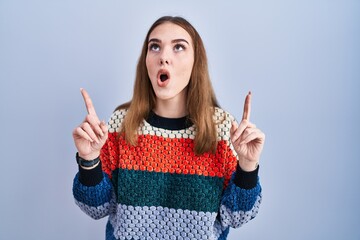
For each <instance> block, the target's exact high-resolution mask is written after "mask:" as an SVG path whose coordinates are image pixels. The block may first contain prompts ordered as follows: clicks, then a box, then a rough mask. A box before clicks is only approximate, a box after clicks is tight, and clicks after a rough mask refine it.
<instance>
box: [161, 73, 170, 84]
mask: <svg viewBox="0 0 360 240" xmlns="http://www.w3.org/2000/svg"><path fill="white" fill-rule="evenodd" d="M168 79H169V76H168V75H167V74H166V73H162V74H160V81H161V82H165V81H166V80H168Z"/></svg>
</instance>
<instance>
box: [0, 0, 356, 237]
mask: <svg viewBox="0 0 360 240" xmlns="http://www.w3.org/2000/svg"><path fill="white" fill-rule="evenodd" d="M162 15H180V16H183V17H185V18H187V19H188V20H189V21H190V22H191V23H192V24H193V25H194V26H195V27H196V28H197V30H198V31H199V33H200V35H201V36H202V38H203V41H204V43H205V46H206V49H207V53H208V58H209V67H210V74H211V77H212V82H213V85H214V88H215V91H216V94H217V97H218V99H219V101H220V104H221V106H222V107H223V108H225V109H226V110H228V111H230V112H231V113H232V114H233V115H235V116H236V117H237V118H238V119H239V118H241V114H242V108H243V100H244V97H245V95H246V93H247V91H248V90H251V91H252V92H253V105H252V116H251V118H252V121H253V122H254V123H256V125H257V126H258V127H259V128H261V129H262V130H263V131H264V132H265V133H266V136H267V140H266V145H265V148H264V152H263V155H262V159H261V168H260V177H261V182H262V186H263V195H264V198H263V204H262V206H261V208H260V212H259V214H258V216H257V218H255V219H254V220H253V221H251V222H250V223H248V224H246V225H244V226H243V227H242V228H240V229H236V230H234V229H232V230H231V231H230V236H229V239H233V240H235V239H292V240H297V239H299V240H300V239H301V240H303V239H354V240H355V239H357V240H358V239H360V207H359V203H360V192H359V191H360V187H359V183H360V174H359V168H360V150H359V149H360V148H359V140H358V138H359V134H360V127H359V122H360V108H359V103H360V101H359V100H360V97H359V90H360V83H359V82H360V70H359V67H360V44H359V43H360V1H355V0H354V1H351V0H338V1H336V0H333V1H332V0H315V1H314V0H303V1H289V0H278V1H276V0H267V1H260V0H259V1H256V0H255V1H185V0H183V1H176V2H170V1H156V0H155V1H131V3H130V1H129V2H123V1H120V0H109V1H95V0H86V1H85V0H81V1H79V0H77V1H74V0H71V1H70V0H63V1H50V0H32V1H25V0H24V1H21V0H0V84H1V85H0V112H1V118H0V119H1V120H0V121H1V132H2V134H1V139H0V141H1V143H0V147H1V174H0V189H1V197H0V239H55V240H56V239H103V238H104V236H105V223H106V219H102V220H99V221H95V220H92V219H90V218H89V217H88V216H86V215H85V214H84V213H82V212H81V211H80V209H79V208H78V207H77V206H76V205H75V203H74V200H73V196H72V192H71V188H72V180H73V177H74V175H75V174H76V172H77V165H76V163H75V158H74V156H75V152H76V149H75V147H74V144H73V140H72V135H71V132H72V130H73V129H74V128H75V127H76V126H77V125H78V124H80V122H81V121H82V120H83V118H84V116H85V114H86V110H85V106H84V104H83V101H82V98H81V95H80V92H79V88H80V87H84V88H86V89H87V90H88V91H89V93H90V95H91V97H92V99H93V102H94V104H95V107H96V109H97V113H98V115H99V116H100V118H102V119H104V120H107V119H108V118H109V117H110V114H111V112H112V111H113V109H114V108H115V107H116V106H117V105H118V104H120V103H122V102H124V101H127V100H129V99H130V98H131V95H132V87H133V82H134V74H135V67H136V62H137V59H138V57H139V54H140V49H141V46H142V42H143V40H144V38H145V34H146V32H147V30H148V28H149V27H150V25H151V24H152V23H153V22H154V21H155V20H156V19H157V18H158V17H160V16H162Z"/></svg>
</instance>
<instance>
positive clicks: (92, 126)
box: [72, 89, 108, 160]
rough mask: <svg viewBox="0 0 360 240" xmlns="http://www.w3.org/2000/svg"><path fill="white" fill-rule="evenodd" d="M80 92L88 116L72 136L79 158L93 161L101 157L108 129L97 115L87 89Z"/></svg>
mask: <svg viewBox="0 0 360 240" xmlns="http://www.w3.org/2000/svg"><path fill="white" fill-rule="evenodd" d="M80 91H81V94H82V96H83V98H84V102H85V106H86V110H87V112H88V114H87V115H86V117H85V119H84V121H83V122H82V123H81V124H80V125H79V126H78V127H77V128H75V129H74V131H73V133H72V135H73V138H74V142H75V146H76V148H77V150H78V153H79V156H80V157H81V158H83V159H85V160H93V159H95V158H97V157H98V156H99V155H100V150H101V148H102V146H104V144H105V142H106V139H107V137H108V128H107V126H106V124H105V122H104V121H100V120H99V118H98V116H97V115H96V112H95V108H94V106H93V104H92V101H91V98H90V96H89V94H88V93H87V92H86V91H85V89H80Z"/></svg>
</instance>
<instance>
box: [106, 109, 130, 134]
mask: <svg viewBox="0 0 360 240" xmlns="http://www.w3.org/2000/svg"><path fill="white" fill-rule="evenodd" d="M127 111H128V110H127V109H117V110H115V111H114V112H113V114H112V115H111V117H110V119H109V121H108V129H109V132H110V133H113V132H120V129H121V124H122V122H123V121H124V118H125V115H126V113H127Z"/></svg>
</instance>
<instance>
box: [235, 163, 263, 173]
mask: <svg viewBox="0 0 360 240" xmlns="http://www.w3.org/2000/svg"><path fill="white" fill-rule="evenodd" d="M258 166H259V162H258V161H248V160H239V167H240V168H241V169H242V170H243V171H245V172H252V171H255V170H256V169H257V167H258Z"/></svg>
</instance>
